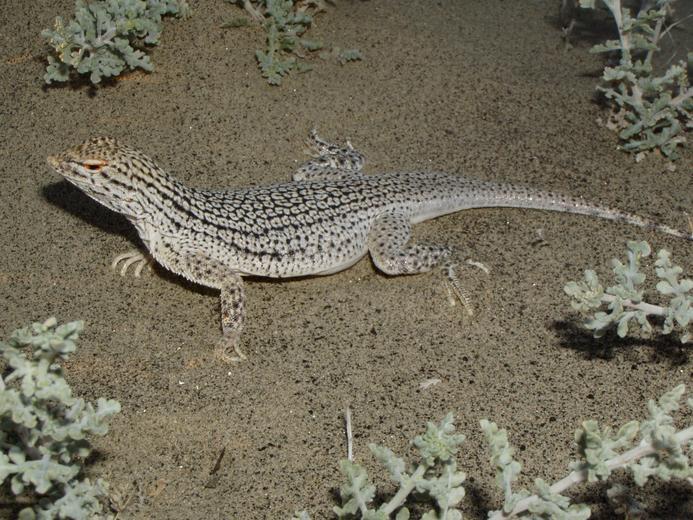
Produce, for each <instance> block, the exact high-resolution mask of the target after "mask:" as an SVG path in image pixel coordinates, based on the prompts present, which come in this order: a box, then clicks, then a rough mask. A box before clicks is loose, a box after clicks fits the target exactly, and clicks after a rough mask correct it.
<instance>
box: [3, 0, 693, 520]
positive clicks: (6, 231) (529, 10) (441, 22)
mask: <svg viewBox="0 0 693 520" xmlns="http://www.w3.org/2000/svg"><path fill="white" fill-rule="evenodd" d="M192 4H193V6H194V8H195V14H194V16H193V17H192V18H190V19H188V20H183V21H179V20H171V21H167V22H166V24H165V28H164V32H163V35H162V41H161V45H160V46H159V47H157V48H155V49H153V50H152V52H151V56H152V59H153V61H154V63H155V64H156V70H155V72H154V73H152V74H143V73H135V74H131V75H128V76H125V77H123V78H122V80H119V81H117V82H115V83H114V84H113V85H112V86H109V87H106V88H101V89H99V90H97V91H96V92H92V91H90V89H88V88H86V87H85V86H66V87H62V88H60V87H59V88H44V87H43V82H42V73H43V67H44V61H43V56H44V54H43V43H42V40H41V38H40V37H39V32H40V30H41V29H43V28H46V27H49V26H50V25H51V24H52V21H53V18H54V16H56V15H62V16H64V17H68V16H70V15H71V14H72V13H73V12H74V11H73V2H72V1H71V0H61V1H57V2H25V1H23V0H9V1H8V2H7V3H6V7H5V8H4V9H3V10H2V11H1V12H0V27H2V29H0V53H1V56H0V57H1V58H2V59H1V60H0V71H2V75H1V77H0V96H1V97H0V99H1V100H2V101H1V102H0V117H1V118H2V121H1V122H2V147H0V172H1V175H0V197H1V204H0V212H1V215H2V224H1V225H0V233H1V235H2V245H3V253H2V255H1V256H0V290H1V291H2V299H1V300H0V332H1V333H2V334H3V335H4V336H6V335H7V334H9V332H10V331H12V330H13V329H15V328H18V327H20V326H23V325H25V324H28V323H30V322H31V321H36V320H43V319H45V318H46V317H48V316H51V315H55V316H57V317H58V318H59V320H61V321H68V320H72V319H83V320H85V322H86V331H85V333H84V334H83V336H82V339H81V341H80V348H79V350H78V352H77V353H76V355H74V357H73V358H72V359H71V361H70V363H69V365H68V366H67V367H66V371H67V377H68V379H69V381H70V383H71V384H72V385H73V386H74V388H75V390H76V392H77V393H78V394H80V395H83V396H85V397H87V398H90V399H96V398H97V397H99V396H105V397H110V398H114V399H117V400H118V401H120V403H121V404H122V408H123V411H122V413H121V414H119V415H118V416H117V417H116V418H115V419H114V420H113V421H112V426H111V432H110V433H109V435H108V436H107V437H105V438H100V439H97V440H96V446H97V448H98V456H97V457H95V460H94V464H93V465H91V466H90V467H89V474H90V475H92V476H102V477H104V478H106V479H107V480H109V481H110V482H111V484H112V486H113V488H114V490H117V491H119V492H120V494H121V495H123V496H125V497H129V501H128V502H127V506H126V507H125V508H124V510H123V511H122V512H121V513H120V516H119V518H123V519H129V518H137V519H139V518H147V519H149V518H151V519H196V518H210V519H217V518H219V519H221V518H224V519H261V518H267V519H275V518H276V519H279V518H287V517H288V516H290V515H291V514H292V513H293V511H295V510H299V509H306V510H308V511H309V512H311V513H312V514H313V516H314V518H329V517H331V515H330V510H331V508H332V507H333V506H334V505H335V504H336V502H335V493H336V489H337V488H338V486H339V484H340V482H341V479H340V475H339V471H338V461H339V459H340V458H343V457H344V456H345V436H344V429H343V421H342V414H343V411H344V409H345V407H346V406H347V405H350V406H351V409H352V410H353V416H354V421H353V422H354V424H353V426H354V433H355V439H354V441H355V456H356V459H357V460H358V461H360V462H362V463H363V464H365V466H366V467H367V468H369V470H370V471H371V472H372V473H373V474H374V475H375V477H376V478H377V479H378V480H379V481H382V480H383V479H384V478H385V474H384V471H383V470H381V469H377V468H376V464H375V463H374V460H373V458H372V457H371V455H370V453H369V451H368V449H367V444H368V443H369V442H378V443H381V444H385V445H387V446H389V447H390V448H393V449H395V450H396V451H398V452H400V453H409V450H410V447H409V444H408V442H409V440H410V439H411V438H413V436H414V435H416V434H418V433H420V432H421V431H422V430H423V428H424V426H425V423H426V421H428V420H439V419H440V418H441V417H443V415H444V414H445V413H446V412H447V411H453V412H454V413H455V415H456V417H457V423H458V425H459V428H460V430H461V431H463V432H464V433H465V434H466V435H467V441H466V443H465V446H464V449H463V451H462V453H461V455H460V458H459V464H460V466H461V467H462V468H463V469H464V470H465V471H466V472H467V473H468V475H469V480H468V484H467V486H466V488H467V493H468V497H467V498H465V501H464V511H465V513H466V514H468V518H478V519H480V518H485V511H486V510H488V509H495V508H498V507H500V505H501V500H500V495H499V492H498V491H497V490H496V489H495V487H494V483H493V471H492V469H491V467H490V465H489V464H488V452H487V450H486V447H485V443H484V440H483V438H482V435H481V433H480V430H479V426H478V422H479V420H480V419H481V418H484V417H486V418H489V419H492V420H495V421H497V422H498V423H499V425H501V426H503V427H507V428H508V429H509V430H510V439H511V442H512V443H513V444H514V445H515V446H517V447H518V451H517V457H518V458H519V459H520V460H521V461H522V462H523V464H524V469H525V473H524V474H525V476H524V477H523V479H522V482H521V483H522V484H523V485H527V486H529V485H531V482H532V480H533V478H534V477H542V478H544V479H545V480H547V481H553V480H556V479H558V478H560V477H562V476H563V475H564V474H565V473H566V467H567V464H568V462H569V461H570V460H571V458H572V457H573V456H574V447H573V441H572V439H573V431H574V430H575V428H576V427H577V426H578V425H579V424H580V422H581V421H583V420H585V419H587V418H594V419H597V420H599V421H603V422H604V423H605V424H608V425H612V426H618V425H620V424H622V423H624V422H625V421H626V420H628V419H631V418H639V417H641V416H643V414H644V412H645V405H646V401H647V399H649V398H652V397H656V396H659V395H660V394H661V393H663V392H664V391H666V390H668V389H670V388H672V387H673V386H674V385H676V384H678V383H680V382H687V383H690V382H691V376H692V374H693V365H692V364H691V360H690V349H680V348H679V347H678V344H677V342H676V340H675V339H669V338H665V339H657V340H650V339H638V338H635V339H632V340H628V341H614V339H613V338H612V337H609V338H607V339H606V340H603V341H595V340H593V339H592V338H591V336H590V335H589V334H588V333H585V332H584V331H583V330H582V329H581V328H580V326H579V323H580V318H579V316H577V315H576V314H575V313H574V312H573V311H572V309H571V308H570V305H569V301H568V300H567V298H566V297H565V296H564V294H563V290H562V288H563V285H564V284H565V283H566V282H567V281H568V280H571V279H577V278H579V277H580V276H581V273H582V270H583V269H585V268H587V267H595V268H596V269H597V270H598V272H600V273H602V275H604V274H606V273H607V271H608V268H607V265H608V261H609V260H610V259H611V258H612V257H614V256H619V255H622V254H623V252H624V245H625V241H626V240H629V239H638V240H640V239H647V240H649V241H650V243H651V244H652V245H653V247H654V248H655V249H658V248H662V247H666V248H669V249H673V250H674V254H675V259H677V260H678V261H679V263H682V264H683V265H684V267H685V268H687V269H688V272H690V268H691V265H692V264H691V245H690V243H686V242H685V241H682V240H677V239H675V238H671V237H669V236H665V235H661V234H654V233H650V232H647V231H643V230H640V229H637V228H634V227H632V226H628V225H625V224H615V223H611V222H604V221H599V220H597V219H592V218H588V217H581V216H575V215H567V214H559V213H548V212H541V211H527V210H524V211H523V210H510V209H493V210H477V211H466V212H462V213H458V214H456V215H453V216H449V217H446V218H442V219H438V220H436V221H434V222H429V223H426V224H423V225H420V226H418V227H417V229H416V232H415V236H416V238H420V239H426V240H428V241H431V242H438V243H445V244H449V245H451V246H454V247H455V248H456V249H457V251H458V252H459V253H458V254H459V256H460V258H463V259H464V258H467V257H471V258H473V259H474V260H477V261H480V262H483V263H484V264H485V265H487V266H488V267H489V268H490V273H489V274H488V275H487V274H484V273H483V272H482V271H480V270H478V269H475V268H473V267H465V268H464V269H463V270H462V272H461V277H462V279H463V283H464V287H465V289H466V290H467V292H468V293H469V295H470V297H471V301H472V304H473V307H474V309H475V314H474V316H473V317H468V316H466V315H465V313H464V312H463V311H462V309H461V308H460V306H459V305H456V306H452V305H451V304H450V303H449V301H448V298H447V295H446V289H445V285H444V283H443V280H442V279H441V278H440V277H439V276H436V275H421V276H413V277H399V278H388V277H385V276H382V275H380V274H378V273H377V272H376V271H375V270H374V268H373V266H372V264H371V262H370V261H369V260H364V261H362V262H360V263H358V264H357V265H356V266H354V267H353V268H351V269H349V270H348V271H345V272H343V273H340V274H337V275H334V276H330V277H324V278H312V279H305V280H297V281H287V282H281V283H276V282H266V281H262V280H256V281H249V282H248V284H247V298H248V305H247V307H248V316H247V326H246V329H245V333H244V336H243V348H244V350H245V352H246V353H247V354H248V360H247V362H245V363H243V364H241V365H238V366H227V365H223V364H221V363H219V362H218V361H217V360H215V359H214V358H213V357H212V356H211V355H210V354H211V351H212V348H213V345H214V344H215V342H216V340H217V338H218V335H219V316H218V312H219V303H218V298H217V295H216V293H215V292H214V291H210V290H206V289H204V288H200V287H196V286H192V285H190V284H187V283H185V282H183V281H181V280H180V279H179V278H177V277H175V276H173V275H170V274H168V273H166V272H165V271H164V270H162V269H156V270H154V271H153V272H145V275H144V276H142V278H140V279H136V278H133V277H125V278H121V277H120V276H118V275H117V274H116V273H114V272H113V271H112V270H111V269H110V268H109V264H110V261H111V259H112V258H113V257H114V256H115V255H117V254H119V253H121V252H123V251H125V250H128V249H131V248H133V247H138V246H139V245H140V244H139V243H138V240H137V237H136V235H135V233H134V230H133V229H131V227H130V226H129V224H128V223H127V221H125V220H124V219H123V218H121V217H120V216H118V215H115V214H113V213H111V212H109V211H108V210H106V209H105V208H102V207H101V206H99V205H98V204H96V203H95V202H92V201H91V200H89V199H87V198H86V197H85V196H84V195H83V194H82V193H81V192H79V190H77V189H76V188H74V187H72V186H71V185H69V184H68V183H67V182H65V181H63V180H62V179H61V178H60V177H58V176H57V175H56V174H55V173H53V172H51V171H50V169H49V167H48V165H47V164H46V157H47V156H48V155H49V154H50V153H55V152H58V151H60V150H62V149H64V148H66V147H67V146H70V145H73V144H76V143H78V142H80V141H82V140H84V139H86V138H88V137H90V136H94V135H99V134H105V135H112V136H116V137H119V138H121V139H122V140H123V141H125V142H127V143H129V144H131V145H134V146H137V147H139V148H141V149H143V150H144V151H146V152H147V153H148V154H150V155H152V156H153V157H155V158H156V159H157V160H158V161H159V162H160V164H161V165H162V166H163V167H165V168H166V169H168V170H169V171H170V172H173V173H174V174H175V175H177V176H178V177H179V178H180V179H182V180H183V181H185V182H187V183H190V184H191V185H195V186H215V187H234V186H247V185H260V184H267V183H271V182H277V181H283V180H286V179H288V178H289V176H290V174H291V172H292V171H293V169H294V168H295V167H296V166H297V164H299V163H301V162H302V161H304V160H305V159H306V156H305V155H304V154H303V153H302V143H303V140H304V138H305V136H306V135H307V133H308V131H309V129H310V128H311V127H314V126H315V127H317V128H318V129H319V130H320V131H321V133H322V134H323V135H324V136H325V137H328V138H330V139H334V140H340V141H342V140H345V139H350V140H351V142H352V143H353V144H354V145H355V146H356V147H357V148H359V149H360V150H362V151H363V152H364V153H365V154H366V156H367V157H368V160H369V163H368V166H367V168H368V171H369V172H374V173H375V172H378V171H383V170H396V169H414V168H418V169H422V168H423V169H435V170H445V171H450V172H455V173H464V174H467V175H470V176H476V177H480V178H485V179H493V180H502V181H510V182H518V183H525V184H529V185H534V186H537V187H541V188H545V189H552V190H557V191H561V192H565V193H569V194H573V195H579V196H584V197H585V198H587V199H589V200H592V201H598V202H602V203H605V204H608V205H612V206H616V207H620V208H622V209H625V210H629V211H633V212H637V213H640V214H642V215H644V216H648V217H653V218H655V219H657V220H659V221H661V222H663V223H667V224H670V225H673V226H675V227H685V226H686V225H687V224H686V222H687V221H686V218H685V215H684V211H688V212H689V213H690V210H691V202H692V196H693V183H692V181H691V175H690V171H691V167H692V165H693V154H692V153H691V151H690V150H689V151H686V152H684V155H683V158H682V159H681V161H680V162H679V167H678V170H677V171H676V172H670V171H668V170H667V169H666V167H665V166H666V164H665V162H663V161H662V160H660V159H659V158H656V157H653V158H651V160H647V161H644V162H642V163H640V164H635V163H634V162H633V160H632V158H630V157H628V156H626V155H624V154H622V153H621V152H619V151H617V150H616V149H615V144H616V143H615V136H614V134H612V133H611V132H610V131H608V130H606V129H604V128H601V127H599V126H597V125H596V124H595V120H596V119H597V117H598V116H599V115H600V109H599V107H598V106H597V105H595V104H594V103H593V102H591V98H592V95H593V89H594V85H595V83H596V77H595V76H596V75H598V73H599V70H600V67H601V62H600V60H599V58H598V57H595V56H593V55H590V54H588V52H587V49H588V47H589V42H588V41H584V40H579V41H578V42H576V46H575V48H573V49H572V50H566V49H565V48H564V45H563V43H562V41H561V37H560V31H559V24H558V22H557V20H556V15H557V10H558V9H557V5H556V4H558V2H553V1H548V0H535V1H527V2H523V3H522V6H520V7H518V5H517V4H518V3H516V2H509V1H499V0H490V1H488V2H471V1H467V0H464V1H463V0H438V1H427V2H420V1H416V0H406V1H403V0H402V1H393V0H391V1H385V0H373V1H356V0H340V1H339V2H337V6H336V7H334V8H332V9H330V11H329V13H327V14H325V15H322V16H321V17H320V18H319V19H318V23H317V26H316V27H315V28H314V30H313V31H312V33H311V34H312V36H313V37H316V38H323V39H324V40H325V41H328V42H332V43H333V44H336V45H339V46H342V47H350V46H353V47H357V48H359V49H361V50H362V52H363V53H364V55H365V58H366V59H365V60H364V61H362V62H360V63H355V64H349V65H347V66H344V67H341V66H339V65H337V64H334V63H327V62H317V63H316V68H315V70H314V71H312V72H309V73H306V74H303V75H295V76H292V77H290V78H288V79H287V80H286V81H285V84H284V85H283V86H282V87H280V88H273V87H269V86H268V85H267V84H266V83H265V81H264V79H262V78H261V77H260V75H259V73H258V70H257V69H256V64H255V60H254V50H255V49H256V48H258V47H260V46H261V45H262V39H263V36H262V32H261V31H260V30H259V29H256V28H247V29H238V30H228V29H221V28H219V26H220V24H221V23H222V21H223V20H225V19H229V18H231V17H233V16H234V15H235V14H238V13H237V12H236V11H235V8H234V7H232V6H230V5H229V4H227V3H225V2H223V1H221V0H205V1H199V2H195V1H193V2H192ZM679 38H681V40H679V41H681V42H682V45H685V38H686V34H685V33H681V35H680V36H679ZM688 38H690V32H689V33H688ZM688 42H689V43H688V48H689V49H690V48H691V47H693V45H691V44H690V39H689V40H688ZM540 237H543V239H541V238H540ZM432 378H435V379H439V380H440V383H439V384H437V385H434V386H431V387H428V388H425V389H423V388H422V387H421V386H420V385H421V383H422V382H424V381H427V380H429V379H432ZM222 449H223V450H225V451H224V457H223V458H222V459H221V461H220V464H219V467H218V471H216V472H215V473H214V474H213V475H210V473H211V472H212V470H213V468H214V466H215V463H216V462H217V460H218V458H219V455H220V453H221V451H222ZM384 489H385V491H388V490H390V489H391V488H390V487H388V486H385V488H384ZM648 490H649V491H648V492H647V493H645V494H644V495H642V494H641V495H638V496H640V497H641V498H644V499H645V500H646V503H647V504H648V507H649V509H648V511H649V513H648V515H646V516H647V517H651V518H655V517H661V518H685V517H687V518H690V517H691V516H693V500H691V495H690V488H686V487H685V486H684V485H682V484H656V485H653V486H651V487H649V488H648ZM604 491H605V486H602V485H591V486H582V487H579V488H578V489H576V490H575V494H574V495H573V496H575V497H577V498H579V499H580V500H584V501H586V502H588V503H590V504H592V505H593V506H594V511H595V516H594V517H595V518H611V517H612V514H613V512H612V511H611V510H610V509H609V508H608V506H606V505H605V504H604V501H603V498H602V497H603V496H604ZM9 511H10V510H8V509H5V510H4V513H2V514H5V513H6V514H8V515H9V514H10V512H9Z"/></svg>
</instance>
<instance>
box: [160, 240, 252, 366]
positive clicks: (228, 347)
mask: <svg viewBox="0 0 693 520" xmlns="http://www.w3.org/2000/svg"><path fill="white" fill-rule="evenodd" d="M149 245H150V247H151V249H150V251H151V254H152V256H153V257H154V258H155V259H156V261H157V262H159V263H160V264H161V265H162V266H164V267H165V268H166V269H168V270H169V271H172V272H174V273H176V274H179V275H181V276H183V277H185V278H187V279H188V280H190V281H191V282H195V283H199V284H200V285H204V286H206V287H211V288H213V289H218V290H220V291H221V297H220V300H221V331H222V337H221V339H220V340H219V342H218V343H217V347H216V349H215V353H216V354H217V355H218V356H219V357H220V358H221V359H222V360H223V361H225V362H227V363H235V362H239V361H242V360H244V359H246V356H245V354H243V352H241V350H240V349H239V342H240V337H241V331H242V330H243V320H244V318H245V292H244V290H243V279H242V278H241V275H240V274H239V273H238V272H236V271H234V270H233V269H232V268H231V267H229V266H227V265H226V264H224V263H222V262H220V261H219V260H216V259H215V258H212V257H210V256H209V255H206V254H204V253H202V252H200V251H195V250H194V249H193V248H192V247H190V244H189V243H185V242H175V241H174V242H173V243H171V242H170V241H169V240H166V238H161V237H155V238H153V239H152V240H151V241H150V242H149ZM232 351H233V352H235V354H236V355H235V356H234V355H233V354H231V352H232Z"/></svg>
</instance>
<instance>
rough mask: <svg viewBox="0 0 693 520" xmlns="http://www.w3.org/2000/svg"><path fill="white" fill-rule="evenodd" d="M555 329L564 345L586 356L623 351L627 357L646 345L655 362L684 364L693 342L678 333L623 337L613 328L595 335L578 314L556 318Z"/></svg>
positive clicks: (603, 356)
mask: <svg viewBox="0 0 693 520" xmlns="http://www.w3.org/2000/svg"><path fill="white" fill-rule="evenodd" d="M552 328H553V329H554V330H555V331H556V332H557V333H558V335H559V337H560V342H559V344H560V346H561V347H562V348H567V349H572V350H575V351H576V352H580V353H582V354H583V356H584V357H585V358H586V359H604V360H611V359H614V358H615V357H616V354H617V353H619V352H621V353H625V354H626V356H627V355H628V351H631V350H633V349H634V348H635V347H642V346H645V347H648V348H649V350H650V351H651V356H650V361H652V362H659V361H662V360H666V361H668V362H669V363H670V364H671V365H672V366H682V365H685V364H686V363H688V361H689V359H690V354H691V347H690V345H686V344H682V343H680V342H679V340H678V338H677V337H676V336H675V335H658V334H653V335H652V337H650V338H644V337H635V336H626V337H624V338H619V337H618V336H617V335H616V333H615V332H613V331H610V332H608V333H607V334H605V335H604V336H603V337H601V338H595V337H594V336H592V333H591V332H590V331H589V330H587V329H585V328H584V327H583V326H582V325H580V324H579V318H577V317H576V319H575V320H560V321H556V322H554V324H553V326H552Z"/></svg>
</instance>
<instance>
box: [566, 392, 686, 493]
mask: <svg viewBox="0 0 693 520" xmlns="http://www.w3.org/2000/svg"><path fill="white" fill-rule="evenodd" d="M685 391H686V388H685V386H684V385H679V386H677V387H676V388H674V389H673V390H671V391H670V392H667V393H666V394H664V395H663V396H662V397H660V398H659V400H658V401H654V400H652V399H650V401H649V402H648V403H647V408H648V411H649V414H650V416H649V418H648V419H647V420H645V421H642V422H641V423H639V422H638V421H630V422H628V423H627V424H625V425H623V426H622V427H621V428H620V429H619V430H618V432H616V433H613V432H612V431H611V429H610V428H608V427H605V428H600V427H599V425H598V424H597V422H596V421H585V422H583V423H582V428H580V429H578V430H576V431H575V442H576V443H577V446H578V452H579V453H580V455H581V456H582V458H583V459H584V460H583V461H580V462H575V463H573V464H572V465H571V467H572V468H573V469H575V470H576V471H578V472H583V473H586V478H587V480H588V481H589V482H594V481H597V480H606V479H607V478H609V476H610V475H611V473H612V472H613V471H614V470H615V469H617V468H619V467H625V468H627V469H628V470H630V472H631V473H632V474H633V480H634V481H635V483H636V484H637V485H638V486H643V485H645V483H646V482H647V480H648V479H649V478H650V477H658V478H660V479H662V480H666V481H668V480H671V479H672V478H681V479H685V478H691V477H693V466H691V464H690V460H689V457H690V453H691V449H690V446H687V443H688V442H689V441H690V440H691V438H693V425H689V426H688V427H687V428H686V429H685V430H681V431H677V429H676V428H675V426H674V419H673V417H672V416H671V413H672V412H674V411H676V410H677V409H678V408H679V402H680V401H681V398H682V397H683V394H684V392H685ZM688 406H689V407H690V408H693V399H691V398H689V399H688ZM637 439H640V440H639V441H637V443H636V440H637ZM615 461H618V462H617V463H615Z"/></svg>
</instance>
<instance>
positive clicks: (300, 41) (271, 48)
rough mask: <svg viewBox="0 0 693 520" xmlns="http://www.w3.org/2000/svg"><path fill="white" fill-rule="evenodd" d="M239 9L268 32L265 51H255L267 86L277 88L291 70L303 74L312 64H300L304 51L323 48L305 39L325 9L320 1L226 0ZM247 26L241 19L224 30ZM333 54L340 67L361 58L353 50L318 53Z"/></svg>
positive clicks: (319, 43)
mask: <svg viewBox="0 0 693 520" xmlns="http://www.w3.org/2000/svg"><path fill="white" fill-rule="evenodd" d="M226 1H227V2H230V3H232V4H238V5H240V6H242V7H243V8H244V9H245V10H246V11H247V12H248V13H249V14H250V16H251V17H252V18H253V19H254V20H255V21H256V22H259V23H262V24H263V25H264V27H265V30H266V31H267V48H266V50H264V51H260V50H258V51H255V57H256V58H257V61H258V66H259V67H260V70H261V71H262V76H263V77H264V78H267V82H268V83H269V84H270V85H279V84H281V82H282V78H283V77H284V76H286V75H287V74H288V73H289V72H291V71H296V72H306V71H308V70H311V69H312V65H310V64H308V63H305V62H304V61H301V59H302V58H304V57H305V56H306V53H307V52H313V51H317V50H320V49H322V48H323V46H324V45H323V43H322V42H320V41H318V40H311V39H309V38H304V37H303V35H304V33H305V32H306V31H307V30H308V29H309V28H310V26H311V24H312V23H313V19H314V17H315V15H316V14H317V13H319V12H321V11H324V10H325V2H324V1H323V0H296V1H294V0H226ZM244 25H247V23H246V21H245V20H243V19H236V20H232V21H230V22H227V23H226V24H224V25H223V27H241V26H244ZM332 54H333V55H334V56H335V58H336V59H337V61H338V62H339V63H340V64H342V65H343V64H345V63H346V62H348V61H354V60H360V59H362V56H361V53H360V52H359V51H358V50H356V49H345V50H339V49H336V50H335V49H333V50H332V52H331V53H330V52H328V53H321V54H320V56H321V57H323V58H325V57H328V56H330V55H332Z"/></svg>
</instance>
